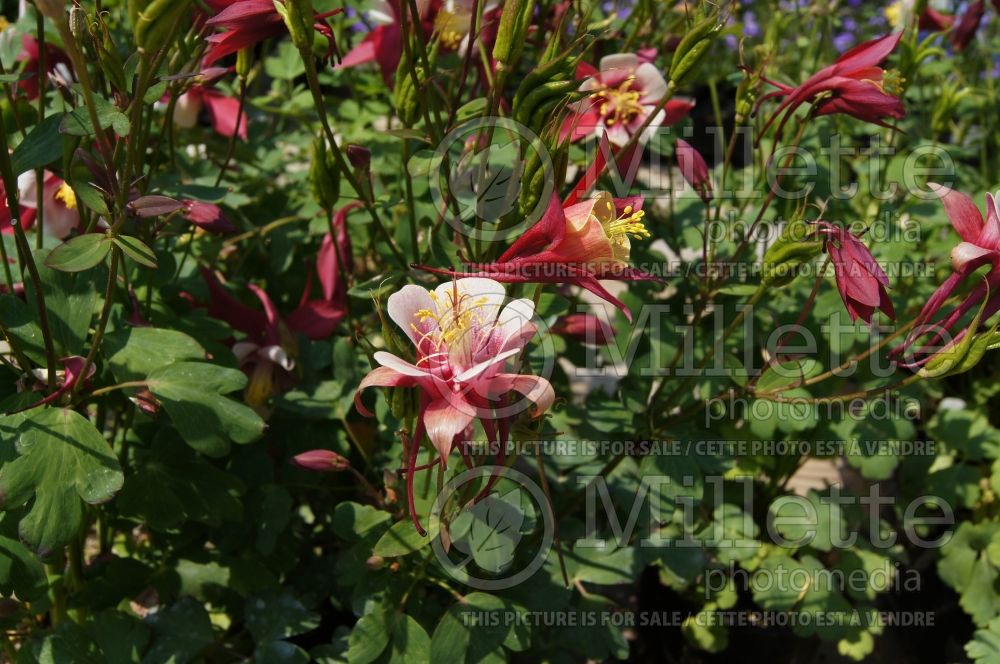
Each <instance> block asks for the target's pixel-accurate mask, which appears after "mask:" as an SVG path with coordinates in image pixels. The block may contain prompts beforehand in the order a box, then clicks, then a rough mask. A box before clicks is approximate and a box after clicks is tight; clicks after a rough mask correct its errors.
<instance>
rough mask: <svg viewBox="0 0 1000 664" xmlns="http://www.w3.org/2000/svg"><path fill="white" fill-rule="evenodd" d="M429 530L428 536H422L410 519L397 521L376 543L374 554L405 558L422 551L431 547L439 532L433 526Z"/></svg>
mask: <svg viewBox="0 0 1000 664" xmlns="http://www.w3.org/2000/svg"><path fill="white" fill-rule="evenodd" d="M435 523H436V522H435ZM425 527H427V526H425ZM427 528H428V530H427V534H426V535H421V534H420V533H419V532H417V528H416V526H414V525H413V524H412V523H411V522H410V520H409V519H404V520H403V521H397V522H396V523H394V524H392V527H391V528H389V530H387V531H386V533H385V534H384V535H382V537H381V539H379V541H378V542H376V543H375V549H374V550H373V551H372V553H373V554H374V555H376V556H386V557H394V556H405V555H408V554H411V553H414V552H416V551H420V550H421V549H423V548H424V547H426V546H429V545H430V543H431V542H432V541H433V540H434V538H435V537H437V532H436V529H435V527H434V526H433V524H432V525H431V526H430V527H427Z"/></svg>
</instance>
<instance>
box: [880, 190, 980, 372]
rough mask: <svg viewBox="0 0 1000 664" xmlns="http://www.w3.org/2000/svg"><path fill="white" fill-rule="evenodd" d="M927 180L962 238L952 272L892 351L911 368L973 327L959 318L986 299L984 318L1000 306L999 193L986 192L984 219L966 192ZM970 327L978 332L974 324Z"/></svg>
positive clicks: (959, 338)
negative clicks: (956, 297) (963, 290)
mask: <svg viewBox="0 0 1000 664" xmlns="http://www.w3.org/2000/svg"><path fill="white" fill-rule="evenodd" d="M929 186H930V187H931V188H932V190H933V191H934V193H935V194H936V195H937V196H938V197H939V198H940V199H941V202H942V203H943V204H944V209H945V212H946V213H947V214H948V219H949V221H951V225H952V227H954V229H955V231H956V232H957V233H958V235H959V237H960V238H961V239H962V241H961V242H960V243H958V244H957V245H956V246H955V247H954V248H953V249H952V250H951V267H952V270H953V272H952V274H951V275H950V276H949V277H948V278H947V279H945V280H944V282H942V283H941V285H940V286H938V288H937V290H936V291H934V294H933V295H931V297H930V299H928V300H927V303H926V304H925V305H924V307H923V308H922V309H921V310H920V313H919V314H918V315H917V318H916V320H915V321H914V324H913V331H912V332H911V333H910V334H909V335H908V336H907V338H906V339H905V340H904V341H903V343H901V344H900V345H899V346H897V347H895V348H894V349H893V350H892V352H891V355H893V356H899V355H904V357H903V364H904V366H908V367H911V368H915V367H919V366H922V365H923V364H926V363H927V362H928V361H929V360H930V359H931V357H933V356H934V354H935V352H937V351H938V350H941V348H940V347H938V344H939V343H940V342H942V341H945V342H946V343H945V345H944V348H948V347H951V346H953V345H954V344H957V343H959V342H960V341H961V340H962V339H963V338H964V337H965V335H966V334H968V333H969V330H968V329H965V328H962V327H959V321H960V320H961V319H962V318H963V317H964V316H965V315H966V314H967V313H969V311H971V310H973V309H974V308H976V309H978V308H979V307H981V306H984V304H985V306H984V308H983V312H982V317H981V320H983V321H985V320H987V319H988V318H989V317H990V316H992V315H993V314H995V313H996V312H997V311H1000V211H998V208H997V198H995V197H993V196H991V195H990V194H986V217H985V219H984V218H983V215H982V213H980V211H979V208H978V207H976V204H975V203H974V202H973V201H972V199H971V198H969V197H968V196H967V195H965V194H963V193H962V192H959V191H955V190H954V189H950V188H948V187H945V186H943V185H939V184H930V185H929ZM998 196H1000V194H998ZM985 265H989V266H990V267H989V271H988V272H987V274H986V278H985V280H979V278H978V277H975V276H974V273H975V272H976V271H977V270H979V269H980V268H981V267H983V266H985ZM970 279H976V280H978V283H977V285H976V286H975V287H974V288H973V289H972V290H971V291H970V292H969V294H968V295H967V296H966V298H965V299H964V300H963V301H962V303H961V304H960V305H958V306H957V307H955V308H954V309H952V310H951V311H950V312H948V313H947V314H945V315H944V316H943V317H942V318H940V319H939V320H937V321H935V319H936V318H937V317H938V314H939V313H940V312H941V309H942V308H943V307H944V304H945V302H946V301H947V300H948V299H949V298H950V297H951V296H952V294H954V293H955V292H956V290H958V288H959V286H962V285H963V284H966V283H967V282H968V281H969V280H970ZM987 297H988V299H986V298H987ZM984 299H985V300H986V301H985V303H984ZM972 332H973V333H975V330H973V331H972ZM918 341H919V342H920V345H919V346H918V345H917V342H918Z"/></svg>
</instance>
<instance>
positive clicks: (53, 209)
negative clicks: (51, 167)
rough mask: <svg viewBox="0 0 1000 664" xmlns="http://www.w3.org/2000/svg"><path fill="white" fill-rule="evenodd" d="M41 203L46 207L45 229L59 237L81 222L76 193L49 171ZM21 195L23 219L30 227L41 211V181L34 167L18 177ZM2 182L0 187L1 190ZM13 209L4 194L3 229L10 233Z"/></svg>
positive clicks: (0, 206) (0, 210) (0, 225)
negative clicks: (39, 201) (8, 204)
mask: <svg viewBox="0 0 1000 664" xmlns="http://www.w3.org/2000/svg"><path fill="white" fill-rule="evenodd" d="M44 178H45V179H44V186H43V187H42V201H43V203H42V205H43V207H44V215H45V219H44V224H45V232H46V233H48V234H49V235H51V236H53V237H55V238H58V239H60V240H62V239H64V238H66V237H68V236H69V234H70V233H72V232H73V231H74V230H75V229H76V228H77V227H79V225H80V211H79V210H78V209H77V204H76V194H75V193H74V192H73V189H72V187H70V186H69V185H68V184H67V183H66V182H65V181H64V180H63V179H62V178H61V177H59V176H58V175H56V174H54V173H50V172H49V171H45V173H44ZM17 188H18V195H19V199H20V203H21V206H20V207H21V209H20V211H19V212H20V223H21V226H22V227H23V228H30V227H31V226H32V225H33V224H34V223H35V217H36V216H37V215H38V185H37V182H36V180H35V172H34V171H26V172H25V173H22V174H21V175H20V176H19V177H18V178H17ZM2 189H3V188H2V186H0V191H2ZM10 220H11V215H10V210H9V209H8V208H7V200H6V197H4V200H3V201H0V229H2V230H3V232H4V233H9V232H10V231H11V228H10Z"/></svg>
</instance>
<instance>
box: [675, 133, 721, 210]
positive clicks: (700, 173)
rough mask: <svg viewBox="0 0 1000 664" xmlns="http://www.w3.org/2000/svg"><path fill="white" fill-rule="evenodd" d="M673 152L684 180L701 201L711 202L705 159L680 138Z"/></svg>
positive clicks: (709, 179)
mask: <svg viewBox="0 0 1000 664" xmlns="http://www.w3.org/2000/svg"><path fill="white" fill-rule="evenodd" d="M674 152H675V153H676V155H677V167H678V168H679V169H680V171H681V175H682V176H684V180H685V181H687V183H688V184H689V185H691V186H692V187H694V190H695V191H697V192H698V195H699V196H701V200H703V201H705V202H706V203H707V202H708V201H710V200H712V180H711V178H710V177H709V176H708V164H706V163H705V158H704V157H702V156H701V153H700V152H698V151H697V150H695V149H694V146H692V145H691V144H690V143H688V142H687V141H685V140H684V139H681V138H678V139H677V144H676V146H675V147H674Z"/></svg>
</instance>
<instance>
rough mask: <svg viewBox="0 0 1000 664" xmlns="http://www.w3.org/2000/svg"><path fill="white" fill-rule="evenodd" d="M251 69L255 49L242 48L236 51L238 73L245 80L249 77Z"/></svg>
mask: <svg viewBox="0 0 1000 664" xmlns="http://www.w3.org/2000/svg"><path fill="white" fill-rule="evenodd" d="M251 69H253V49H252V48H241V49H240V50H239V51H238V52H237V53H236V75H237V76H239V77H240V78H241V79H243V80H244V81H245V80H247V78H249V76H250V70H251Z"/></svg>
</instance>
